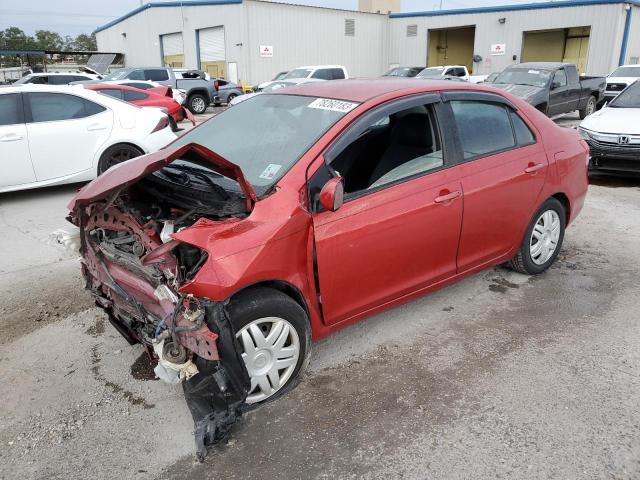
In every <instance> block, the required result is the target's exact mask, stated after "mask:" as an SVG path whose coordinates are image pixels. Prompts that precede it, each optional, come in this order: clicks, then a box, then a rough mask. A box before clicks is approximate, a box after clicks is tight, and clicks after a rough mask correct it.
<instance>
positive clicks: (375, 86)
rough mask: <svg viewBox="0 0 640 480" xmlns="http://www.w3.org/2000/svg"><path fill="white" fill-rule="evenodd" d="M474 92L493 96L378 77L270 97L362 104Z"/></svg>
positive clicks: (441, 83)
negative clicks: (378, 99) (389, 96)
mask: <svg viewBox="0 0 640 480" xmlns="http://www.w3.org/2000/svg"><path fill="white" fill-rule="evenodd" d="M454 89H456V90H460V89H468V90H478V91H490V92H495V90H494V89H489V88H487V87H483V86H480V85H476V84H470V83H467V82H452V81H448V80H429V79H424V78H404V77H381V78H373V79H349V80H331V81H329V82H327V81H325V82H307V83H302V84H300V85H296V86H292V87H288V88H286V89H282V90H283V91H278V90H276V91H275V92H272V93H270V94H273V95H304V96H308V97H321V98H333V99H336V100H346V101H351V102H359V103H362V102H366V101H367V100H371V99H373V98H376V97H380V96H383V95H386V94H388V93H396V94H397V96H402V95H404V94H406V95H410V94H416V93H428V92H436V91H440V90H454Z"/></svg>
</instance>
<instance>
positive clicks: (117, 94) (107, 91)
mask: <svg viewBox="0 0 640 480" xmlns="http://www.w3.org/2000/svg"><path fill="white" fill-rule="evenodd" d="M98 93H101V94H102V95H108V96H110V97H113V98H117V99H118V100H122V90H118V89H117V88H103V89H102V90H98Z"/></svg>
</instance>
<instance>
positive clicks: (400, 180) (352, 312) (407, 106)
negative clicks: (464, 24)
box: [309, 95, 462, 324]
mask: <svg viewBox="0 0 640 480" xmlns="http://www.w3.org/2000/svg"><path fill="white" fill-rule="evenodd" d="M439 111H440V103H439V97H437V96H435V95H425V96H422V97H420V98H418V99H416V98H414V99H410V100H409V101H407V100H406V99H405V100H404V101H397V102H392V103H391V104H388V105H386V106H385V107H383V108H381V109H379V110H377V111H375V112H372V113H371V114H368V115H365V116H364V117H363V118H362V119H361V120H360V121H359V122H357V124H356V125H355V126H353V127H352V128H351V129H350V130H349V131H348V132H346V133H345V134H344V135H343V136H342V137H341V138H340V140H338V142H337V143H336V144H334V146H333V147H331V148H330V149H329V150H328V151H327V152H326V153H325V157H324V158H325V159H326V161H327V162H329V164H330V166H325V164H324V163H323V166H322V167H321V168H320V169H319V170H318V171H317V172H316V173H315V175H314V176H313V177H312V178H311V179H310V182H309V185H310V189H309V198H310V199H311V201H312V207H311V209H312V210H313V211H314V213H313V214H312V215H313V227H314V238H315V255H316V262H317V275H318V284H319V289H320V295H321V302H322V311H323V316H324V319H325V322H326V323H328V324H335V323H339V322H342V321H346V320H348V319H350V318H353V317H355V316H358V315H360V314H363V313H365V312H366V311H368V310H371V309H373V308H376V307H378V306H382V305H384V304H386V303H389V302H392V301H394V300H397V299H399V298H402V297H403V296H406V295H409V294H411V293H413V292H416V291H419V290H421V289H424V288H426V287H428V286H429V285H432V284H434V283H437V282H439V281H441V280H443V279H446V278H448V277H451V276H452V275H454V274H455V271H456V263H455V262H456V253H457V248H458V238H459V235H460V228H461V221H462V190H461V186H460V180H459V178H458V177H457V173H456V169H455V166H454V165H452V163H451V161H452V160H451V158H450V157H449V155H448V149H447V146H446V145H447V143H446V140H445V139H446V138H447V135H448V133H447V132H448V131H449V129H448V128H446V126H444V125H442V124H440V123H439V120H438V119H439ZM422 114H425V115H427V116H426V117H425V116H422V117H420V115H422ZM443 127H444V128H443ZM385 128H386V129H387V132H386V133H385V132H384V129H385ZM370 133H371V135H374V137H370V135H369V134H370ZM394 162H395V163H397V165H395V166H394ZM334 167H335V168H336V169H342V172H340V173H341V174H342V175H344V177H343V178H344V184H345V191H346V198H345V202H344V204H343V205H342V206H341V207H340V208H339V209H338V210H336V211H322V210H321V209H320V208H319V207H318V205H319V204H318V202H317V198H318V193H319V191H320V188H321V187H322V185H323V184H324V183H325V182H326V181H327V180H328V179H329V178H330V177H331V174H330V173H328V172H335V171H336V170H335V169H334ZM362 178H366V179H367V181H366V182H364V183H363V182H362Z"/></svg>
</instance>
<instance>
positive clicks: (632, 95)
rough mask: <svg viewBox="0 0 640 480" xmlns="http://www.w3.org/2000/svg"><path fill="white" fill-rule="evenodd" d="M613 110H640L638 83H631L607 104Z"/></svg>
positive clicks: (639, 88)
mask: <svg viewBox="0 0 640 480" xmlns="http://www.w3.org/2000/svg"><path fill="white" fill-rule="evenodd" d="M609 106H610V107H613V108H640V82H637V81H636V82H633V83H632V84H631V85H629V86H628V87H627V88H625V89H624V90H623V91H622V92H620V94H619V95H618V96H617V97H616V98H614V99H613V100H611V102H610V103H609Z"/></svg>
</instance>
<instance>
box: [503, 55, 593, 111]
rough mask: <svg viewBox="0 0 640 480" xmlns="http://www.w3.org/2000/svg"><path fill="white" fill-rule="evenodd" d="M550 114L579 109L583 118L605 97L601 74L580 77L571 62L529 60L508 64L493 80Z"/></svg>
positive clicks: (504, 88)
mask: <svg viewBox="0 0 640 480" xmlns="http://www.w3.org/2000/svg"><path fill="white" fill-rule="evenodd" d="M492 85H493V86H494V87H496V88H500V89H502V90H506V91H508V92H509V93H511V94H513V95H516V96H518V97H520V98H522V99H524V100H526V101H527V102H529V103H530V104H531V105H533V106H534V107H536V108H537V109H538V110H540V111H541V112H542V113H544V114H546V115H547V116H549V117H554V116H556V115H561V114H563V113H571V112H574V111H576V110H578V111H579V112H580V118H585V117H586V116H587V115H591V114H592V113H593V112H595V111H596V109H597V108H598V106H600V105H601V104H602V103H603V101H604V86H605V79H604V77H580V76H579V75H578V69H577V68H576V66H575V64H573V63H560V62H531V63H519V64H516V65H512V66H510V67H507V68H506V69H504V70H503V71H502V73H500V75H498V76H497V77H496V79H495V80H494V81H493V84H492Z"/></svg>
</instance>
